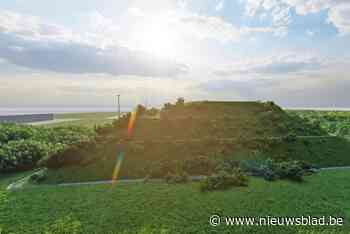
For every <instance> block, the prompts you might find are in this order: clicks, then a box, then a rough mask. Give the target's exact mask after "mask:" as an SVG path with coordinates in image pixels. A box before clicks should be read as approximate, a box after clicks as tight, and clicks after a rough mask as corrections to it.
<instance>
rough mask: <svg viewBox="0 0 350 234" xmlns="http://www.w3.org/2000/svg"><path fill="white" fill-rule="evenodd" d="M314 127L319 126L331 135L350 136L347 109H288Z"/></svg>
mask: <svg viewBox="0 0 350 234" xmlns="http://www.w3.org/2000/svg"><path fill="white" fill-rule="evenodd" d="M289 112H290V113H291V114H292V115H295V116H299V117H300V118H301V119H303V120H304V121H308V122H309V123H310V124H311V125H313V126H315V127H317V126H318V127H320V128H322V129H323V130H325V131H327V132H328V133H329V134H331V135H337V136H341V137H350V112H349V111H311V110H297V111H289Z"/></svg>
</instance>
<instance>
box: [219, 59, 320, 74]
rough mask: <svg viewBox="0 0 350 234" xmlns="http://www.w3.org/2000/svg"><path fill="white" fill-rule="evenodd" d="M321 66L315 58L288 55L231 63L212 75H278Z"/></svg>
mask: <svg viewBox="0 0 350 234" xmlns="http://www.w3.org/2000/svg"><path fill="white" fill-rule="evenodd" d="M322 66H323V62H322V61H321V60H319V59H317V58H315V57H297V56H295V55H289V56H283V57H271V58H269V59H257V60H250V61H249V60H248V61H246V62H239V63H232V64H231V65H229V66H225V68H222V69H217V70H215V71H214V74H216V75H217V76H222V77H225V76H232V75H237V74H258V75H279V74H290V73H299V72H308V71H317V70H319V69H321V67H322Z"/></svg>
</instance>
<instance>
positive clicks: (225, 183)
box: [200, 168, 248, 192]
mask: <svg viewBox="0 0 350 234" xmlns="http://www.w3.org/2000/svg"><path fill="white" fill-rule="evenodd" d="M247 185H248V179H247V177H246V176H245V175H244V173H242V171H241V170H240V169H239V168H237V169H235V170H233V171H232V172H231V173H228V172H226V171H220V172H219V173H218V174H213V175H211V176H208V177H206V178H205V179H203V180H202V181H201V182H200V190H201V191H202V192H205V191H213V190H225V189H228V188H231V187H234V186H237V187H239V186H247Z"/></svg>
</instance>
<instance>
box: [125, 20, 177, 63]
mask: <svg viewBox="0 0 350 234" xmlns="http://www.w3.org/2000/svg"><path fill="white" fill-rule="evenodd" d="M169 26H170V25H169V22H167V19H166V18H165V17H162V16H157V17H155V18H153V19H148V20H146V21H145V22H142V23H141V24H138V25H137V27H135V28H134V30H133V32H132V33H131V38H130V40H131V41H132V42H133V43H132V44H133V46H134V47H136V48H137V49H139V50H142V51H145V52H148V53H150V54H152V55H155V56H157V57H166V58H169V57H170V58H174V57H176V55H177V50H179V49H181V48H180V43H179V40H178V37H179V33H177V32H176V29H174V28H170V27H169Z"/></svg>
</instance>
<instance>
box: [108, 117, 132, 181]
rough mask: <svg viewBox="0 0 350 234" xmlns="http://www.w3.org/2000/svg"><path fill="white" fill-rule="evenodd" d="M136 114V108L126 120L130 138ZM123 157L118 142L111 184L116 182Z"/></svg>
mask: <svg viewBox="0 0 350 234" xmlns="http://www.w3.org/2000/svg"><path fill="white" fill-rule="evenodd" d="M136 116H137V110H135V111H133V112H132V113H131V116H130V119H129V122H128V138H131V136H132V132H133V128H134V124H135V121H136ZM123 159H124V153H123V150H122V146H121V145H120V144H119V145H118V152H117V157H116V163H115V166H114V170H113V174H112V186H114V184H115V183H116V182H117V179H118V174H119V171H120V167H121V165H122V162H123Z"/></svg>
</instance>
